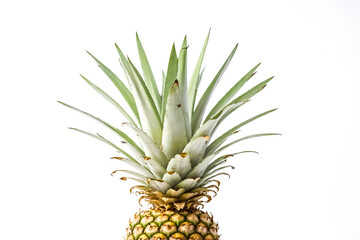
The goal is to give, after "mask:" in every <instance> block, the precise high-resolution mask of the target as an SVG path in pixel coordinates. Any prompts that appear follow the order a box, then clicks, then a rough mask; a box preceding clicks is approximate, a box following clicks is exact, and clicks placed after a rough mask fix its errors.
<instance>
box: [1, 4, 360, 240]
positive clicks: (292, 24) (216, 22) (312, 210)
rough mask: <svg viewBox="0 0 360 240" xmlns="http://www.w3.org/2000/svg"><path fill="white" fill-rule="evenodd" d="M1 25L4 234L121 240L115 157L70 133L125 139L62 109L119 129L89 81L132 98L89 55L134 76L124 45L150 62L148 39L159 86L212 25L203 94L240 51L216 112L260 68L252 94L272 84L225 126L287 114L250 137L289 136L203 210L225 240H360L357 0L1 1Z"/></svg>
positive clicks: (256, 146)
mask: <svg viewBox="0 0 360 240" xmlns="http://www.w3.org/2000/svg"><path fill="white" fill-rule="evenodd" d="M0 25H1V29H0V31H1V37H0V80H1V87H0V104H1V118H0V121H1V124H0V134H1V145H0V146H1V151H0V157H1V162H0V164H1V166H0V194H1V197H0V201H1V204H0V221H1V223H0V226H1V230H0V238H1V239H4V240H15V239H16V240H21V239H37V240H45V239H46V240H47V239H52V240H63V239H69V240H72V239H74V240H75V239H77V240H78V239H87V240H90V239H94V240H95V239H96V240H99V239H122V236H123V235H124V232H125V227H126V225H127V221H128V218H129V217H130V216H131V215H132V214H133V213H134V212H135V211H137V210H138V209H139V205H138V204H137V197H136V196H134V195H129V194H128V189H129V188H130V186H131V184H130V183H127V182H121V181H119V180H118V179H117V178H112V177H110V172H111V171H112V170H114V169H118V168H121V166H120V165H119V162H117V161H115V160H110V157H112V156H115V155H116V152H115V151H113V149H111V148H109V147H108V146H105V145H103V144H101V143H100V142H97V141H95V140H93V139H90V138H89V137H86V136H84V135H81V134H79V133H76V132H72V131H70V130H67V129H66V127H68V126H72V127H79V128H82V129H85V130H89V131H93V132H99V133H102V134H103V135H105V136H109V137H111V136H113V135H111V133H110V132H109V131H107V130H106V129H105V128H104V127H103V126H101V125H99V124H98V123H96V122H94V121H92V120H91V119H89V118H86V117H85V116H83V115H79V114H78V113H76V112H73V111H71V110H70V109H66V108H65V107H63V106H60V104H58V103H56V100H62V101H65V102H67V103H70V104H72V105H75V106H78V107H80V108H82V109H84V110H87V111H89V112H91V113H94V114H96V115H98V116H101V117H102V118H103V119H105V120H108V121H109V122H110V123H112V124H114V125H117V126H120V125H121V122H122V121H123V119H122V118H121V117H120V115H119V114H118V112H117V111H116V110H115V109H114V108H113V107H112V106H110V104H108V103H107V102H106V101H105V100H104V99H102V98H101V97H100V96H99V95H97V93H95V92H94V91H93V90H92V89H90V88H89V87H88V86H87V85H86V83H85V82H83V81H82V80H81V78H80V77H79V75H78V74H79V73H82V74H84V75H85V76H87V77H88V78H89V79H90V80H92V81H94V82H95V83H97V84H98V85H100V86H101V87H102V88H104V89H106V91H107V92H108V93H109V94H111V95H113V96H116V97H115V98H116V99H118V100H119V101H122V100H121V97H119V94H118V93H117V92H116V90H115V88H114V87H113V86H112V85H111V83H110V81H108V79H107V78H106V76H105V75H103V73H102V72H101V71H100V69H99V68H98V67H97V66H96V64H95V63H94V62H93V61H92V60H91V59H90V57H89V56H88V55H87V54H86V52H85V49H86V50H89V51H91V52H92V53H93V54H94V55H95V56H97V57H98V58H100V59H101V60H102V61H103V62H104V63H105V64H107V65H108V66H109V67H110V68H112V69H113V70H114V71H115V72H116V73H119V74H120V77H123V75H122V74H121V73H120V67H119V66H118V62H117V53H116V50H115V48H114V42H117V43H118V45H119V46H120V47H121V48H122V50H123V51H124V52H125V53H126V54H128V55H129V56H130V57H131V58H132V59H133V60H134V62H135V63H136V64H137V66H139V61H138V58H137V53H136V43H135V31H138V32H139V35H140V38H141V40H142V42H143V45H144V47H145V50H146V52H147V54H148V57H149V60H150V62H151V66H152V69H153V71H154V74H155V77H156V78H157V79H158V80H160V79H161V70H163V69H165V68H166V66H167V60H168V56H169V52H170V48H171V44H172V42H173V41H175V43H176V45H177V49H179V47H180V44H181V41H182V38H183V37H184V35H185V34H187V36H188V43H189V54H188V57H189V72H190V73H191V72H192V70H193V67H194V64H195V60H196V59H197V57H198V54H199V52H200V49H201V46H202V43H203V40H204V38H205V35H206V33H207V31H208V29H209V28H210V27H211V28H212V32H211V38H210V42H209V45H208V51H207V53H206V55H205V61H204V65H205V66H206V70H205V74H204V80H203V82H202V83H203V84H202V85H201V88H200V93H201V92H203V91H204V88H205V86H206V83H209V81H210V80H211V79H212V77H213V76H214V75H215V74H216V72H217V70H218V69H219V68H220V66H221V65H222V63H223V62H224V60H225V59H226V57H227V55H228V54H229V53H230V51H231V49H232V48H233V47H234V45H235V44H236V43H237V42H238V43H239V48H238V51H237V54H236V56H235V57H234V59H233V62H232V63H231V65H230V66H229V68H228V71H227V72H226V73H225V75H224V76H223V79H222V83H221V84H220V85H219V86H218V89H217V94H215V95H214V96H213V97H214V98H213V100H212V102H211V103H212V104H213V103H215V102H216V101H217V100H218V99H219V97H221V94H223V93H224V92H225V91H226V90H227V89H228V88H229V87H230V86H231V85H232V84H233V83H235V81H236V80H238V79H239V78H240V77H241V76H242V75H243V74H244V73H245V72H247V71H248V70H249V69H250V68H251V67H253V66H254V65H255V64H257V63H258V62H260V61H261V62H262V65H261V67H260V69H259V71H258V73H257V75H256V77H254V78H253V79H252V80H251V82H250V83H249V84H247V85H246V87H247V88H249V87H250V86H252V85H254V84H256V83H257V82H259V81H261V80H264V79H265V78H267V77H270V76H272V75H275V78H274V80H273V81H272V82H271V83H270V84H269V85H268V86H267V87H266V88H265V89H264V90H263V91H262V92H261V93H260V94H259V95H257V96H256V97H254V98H253V100H252V101H251V102H250V103H248V104H247V106H244V107H243V108H242V109H241V110H239V111H237V112H236V113H234V114H233V115H232V117H231V118H230V119H229V120H228V121H227V122H226V123H225V124H224V125H223V130H225V129H228V128H230V127H231V126H232V125H234V124H235V123H236V122H239V121H241V120H245V119H246V118H249V117H251V116H253V115H255V114H257V113H260V112H262V111H265V110H268V109H271V108H274V107H278V108H279V110H277V111H276V112H274V113H272V114H270V115H268V116H266V117H264V118H262V119H259V120H257V121H255V122H253V123H252V124H249V125H248V126H247V127H246V128H244V131H243V133H241V134H245V133H261V132H280V133H282V134H283V136H282V137H278V136H275V137H265V138H262V139H254V140H249V141H248V142H244V143H242V144H239V145H237V146H236V148H233V150H234V151H236V150H257V151H259V152H260V155H251V154H249V155H242V156H240V157H238V158H236V159H232V163H233V164H234V165H235V166H236V169H235V170H233V171H232V172H231V174H232V178H231V179H229V180H228V179H226V178H223V179H222V185H221V189H220V192H219V195H218V196H217V197H216V198H215V199H214V200H213V201H212V202H211V203H209V204H208V205H207V206H206V208H205V210H207V211H211V212H212V213H213V214H214V216H215V218H216V220H217V221H218V222H219V223H220V226H221V228H220V231H221V233H222V239H224V240H228V239H244V240H258V239H259V240H260V239H276V240H285V239H286V240H287V239H292V240H297V239H299V240H300V239H301V240H302V239H307V240H315V239H316V240H319V239H326V240H359V239H360V230H359V226H360V205H359V202H360V192H359V189H360V176H359V175H360V163H359V160H360V150H359V149H360V148H359V133H360V132H359V130H360V128H359V121H360V115H359V102H360V97H359V87H360V84H359V82H360V73H359V71H360V65H359V64H360V47H359V43H360V31H359V30H360V2H359V1H356V0H354V1H350V0H342V1H340V0H338V1H333V0H328V1H314V0H311V1H307V0H302V1H259V0H254V1H155V0H152V1H107V0H104V1H90V0H87V1H67V0H63V1H39V0H34V1H2V2H1V3H0ZM159 83H160V81H159Z"/></svg>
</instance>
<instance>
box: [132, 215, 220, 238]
mask: <svg viewBox="0 0 360 240" xmlns="http://www.w3.org/2000/svg"><path fill="white" fill-rule="evenodd" d="M143 219H145V220H143ZM150 219H154V220H153V221H149V220H150ZM129 222H130V224H129V227H128V230H127V235H126V238H125V239H126V240H133V239H134V240H145V239H148V240H152V239H154V240H158V239H164V240H165V239H166V240H170V239H183V240H205V239H207V240H210V239H212V240H217V239H219V235H218V225H217V224H216V223H215V222H214V220H213V217H212V216H211V215H209V214H208V213H207V212H203V211H200V210H190V211H187V210H181V211H163V212H162V213H161V214H160V215H159V210H158V209H150V210H146V211H141V212H139V213H136V214H135V215H134V217H133V219H131V220H130V221H129ZM141 223H143V224H141ZM150 229H151V230H150Z"/></svg>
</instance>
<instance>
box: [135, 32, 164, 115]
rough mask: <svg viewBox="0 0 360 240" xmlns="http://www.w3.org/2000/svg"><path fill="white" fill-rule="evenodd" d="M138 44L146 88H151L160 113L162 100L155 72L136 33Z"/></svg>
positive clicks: (150, 90)
mask: <svg viewBox="0 0 360 240" xmlns="http://www.w3.org/2000/svg"><path fill="white" fill-rule="evenodd" d="M136 43H137V48H138V52H139V58H140V62H141V67H142V70H143V74H144V80H145V82H146V86H147V87H148V88H149V92H150V94H151V96H152V98H153V99H154V102H155V105H156V107H157V109H158V111H160V104H161V99H160V94H159V90H158V88H157V85H156V81H155V78H154V75H153V72H152V70H151V67H150V64H149V61H148V59H147V57H146V54H145V51H144V48H143V46H142V44H141V42H140V39H139V35H138V34H137V33H136Z"/></svg>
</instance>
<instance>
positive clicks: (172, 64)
mask: <svg viewBox="0 0 360 240" xmlns="http://www.w3.org/2000/svg"><path fill="white" fill-rule="evenodd" d="M177 72H178V58H177V55H176V49H175V44H173V46H172V49H171V53H170V58H169V64H168V69H167V73H166V80H165V84H163V92H162V104H161V121H162V122H163V121H164V117H165V111H166V102H167V99H168V95H169V92H170V89H171V86H172V84H173V83H174V81H175V79H176V77H177Z"/></svg>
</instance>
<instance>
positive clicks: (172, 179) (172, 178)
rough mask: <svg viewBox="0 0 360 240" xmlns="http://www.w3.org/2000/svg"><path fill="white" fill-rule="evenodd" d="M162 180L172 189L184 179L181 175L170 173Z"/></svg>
mask: <svg viewBox="0 0 360 240" xmlns="http://www.w3.org/2000/svg"><path fill="white" fill-rule="evenodd" d="M162 180H164V181H165V182H167V183H168V184H169V185H170V186H171V187H172V188H173V187H175V186H176V184H178V183H179V182H181V180H182V178H181V177H180V174H179V173H177V172H175V171H170V172H167V173H165V174H164V176H163V178H162Z"/></svg>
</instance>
